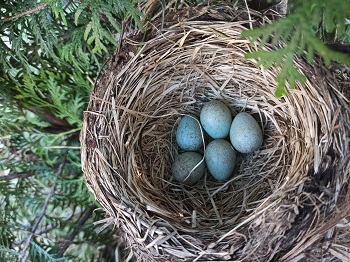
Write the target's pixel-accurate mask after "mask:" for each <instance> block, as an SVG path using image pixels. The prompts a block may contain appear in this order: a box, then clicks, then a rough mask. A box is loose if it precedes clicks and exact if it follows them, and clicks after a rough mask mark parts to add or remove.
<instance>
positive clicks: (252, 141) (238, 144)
mask: <svg viewBox="0 0 350 262" xmlns="http://www.w3.org/2000/svg"><path fill="white" fill-rule="evenodd" d="M230 140H231V143H232V145H233V147H234V148H235V149H236V150H237V151H238V152H240V153H253V152H254V151H255V150H257V149H258V148H259V147H260V146H261V144H262V142H263V135H262V131H261V129H260V126H259V124H258V122H256V120H255V119H254V118H253V117H252V116H251V115H250V114H248V113H246V112H241V113H239V114H238V115H237V116H236V117H235V118H234V119H233V121H232V125H231V129H230Z"/></svg>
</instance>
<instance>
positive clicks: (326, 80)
mask: <svg viewBox="0 0 350 262" xmlns="http://www.w3.org/2000/svg"><path fill="white" fill-rule="evenodd" d="M228 10H229V11H228ZM192 11H193V9H192ZM192 11H191V10H190V11H188V10H187V11H185V12H183V13H176V12H175V13H172V14H170V13H169V15H168V16H167V15H165V17H166V18H167V17H168V18H169V17H170V18H171V19H168V20H167V19H166V18H165V20H164V17H163V18H162V19H160V20H163V21H161V22H159V24H157V23H156V22H154V24H153V27H152V29H151V31H150V32H148V34H147V36H146V41H143V42H141V41H136V40H135V39H136V38H134V40H130V39H129V40H127V39H125V40H124V42H123V45H122V47H121V48H120V50H119V52H117V53H116V55H115V56H114V57H113V58H112V59H111V62H110V64H109V67H108V69H107V70H106V71H105V72H104V74H103V76H102V77H101V79H100V80H99V82H98V83H97V84H96V85H95V87H94V90H93V92H92V94H91V97H90V103H89V106H88V109H87V111H86V112H85V116H84V126H83V130H82V134H81V143H82V164H83V171H84V174H85V176H86V180H87V185H88V187H89V188H90V190H91V191H92V192H93V193H94V195H95V197H96V199H97V200H98V201H99V202H100V203H101V205H102V206H103V208H104V209H105V211H106V214H107V218H106V221H109V222H108V223H113V224H115V225H116V226H117V227H119V228H120V230H121V232H122V234H123V236H124V240H125V242H126V244H127V246H129V247H130V252H131V254H133V255H134V256H135V257H136V258H137V260H138V261H208V260H220V261H222V260H245V261H270V260H273V259H275V260H278V259H279V258H280V259H281V261H289V260H291V259H295V260H293V261H298V260H296V259H305V256H306V254H307V252H309V251H310V249H311V247H312V246H314V245H317V244H319V243H321V242H322V243H323V244H325V245H323V246H322V248H327V247H329V246H330V243H332V239H333V238H334V235H335V230H334V228H335V225H336V224H338V223H339V222H340V220H341V219H342V218H343V217H344V216H345V215H346V214H347V213H348V210H349V208H348V207H347V205H348V200H349V185H348V178H349V175H350V154H349V153H350V148H349V139H350V133H349V130H350V128H349V127H350V117H349V112H350V108H349V100H348V99H347V98H346V97H345V96H344V95H343V94H342V93H341V92H340V91H339V89H338V84H337V80H336V79H335V78H334V77H333V76H332V74H330V72H329V70H326V69H325V68H323V67H322V66H321V65H320V64H318V65H317V64H315V65H314V66H310V65H308V64H306V63H305V62H304V61H302V60H300V59H296V60H295V67H296V68H298V69H299V70H300V71H301V72H303V73H304V74H305V75H306V76H307V81H306V82H305V83H304V84H297V86H296V88H295V89H293V90H292V89H290V90H289V95H288V96H285V97H282V98H276V97H275V95H274V91H275V88H276V82H275V77H276V76H277V75H278V73H279V68H274V67H272V68H270V69H269V70H264V69H263V68H261V67H259V66H257V63H256V61H254V60H247V59H245V58H244V55H245V54H246V53H248V52H250V51H253V50H255V45H254V44H252V43H251V42H250V41H249V40H248V39H244V38H242V37H241V32H242V30H246V29H247V27H249V26H250V25H251V21H247V20H246V19H248V16H247V12H245V11H242V10H241V9H238V10H236V11H232V9H225V8H223V7H221V8H218V7H214V8H205V9H196V13H195V14H196V15H193V13H191V12H192ZM242 14H244V15H242ZM251 15H254V14H251ZM174 17H175V18H174ZM253 18H255V19H257V20H260V18H261V16H258V15H256V16H253ZM260 21H261V20H260ZM266 48H268V47H266ZM213 99H218V100H222V101H224V102H225V103H226V104H227V105H228V106H229V108H230V109H231V110H232V114H233V115H234V114H236V113H237V112H241V111H246V112H249V113H250V114H252V115H253V116H254V117H255V119H256V120H257V121H258V122H259V124H260V126H261V127H262V129H263V134H264V142H263V145H262V147H261V148H260V149H259V150H258V151H256V152H255V153H253V154H250V155H239V157H238V164H237V167H236V169H235V171H234V174H233V176H232V177H231V178H230V179H229V180H227V181H225V182H216V181H214V180H213V179H212V178H211V177H210V175H208V174H206V175H205V177H204V178H203V180H202V181H201V182H200V183H198V184H196V185H194V186H184V185H181V184H179V183H177V182H175V181H174V180H173V178H172V174H171V165H172V162H173V159H174V156H175V155H176V154H177V150H178V148H177V146H176V143H175V142H174V130H175V128H176V123H177V121H178V120H179V118H180V117H181V116H182V115H184V114H189V113H191V114H196V115H198V114H199V111H200V109H201V107H202V105H203V103H205V102H207V101H210V100H213ZM326 244H327V245H326ZM322 248H321V249H319V250H320V251H322ZM310 252H311V251H310ZM325 252H326V251H325ZM322 255H323V254H321V253H317V254H314V255H313V256H314V257H321V256H322Z"/></svg>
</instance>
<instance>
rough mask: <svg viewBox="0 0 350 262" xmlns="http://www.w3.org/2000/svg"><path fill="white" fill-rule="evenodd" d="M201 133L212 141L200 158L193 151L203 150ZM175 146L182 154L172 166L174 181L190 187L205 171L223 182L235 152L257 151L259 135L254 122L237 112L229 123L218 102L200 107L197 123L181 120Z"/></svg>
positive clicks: (227, 112) (224, 108)
mask: <svg viewBox="0 0 350 262" xmlns="http://www.w3.org/2000/svg"><path fill="white" fill-rule="evenodd" d="M203 130H204V131H205V132H206V133H207V134H208V135H209V136H210V137H211V138H212V139H213V140H212V141H211V142H210V143H208V145H207V147H206V149H205V151H204V157H203V156H202V155H201V154H200V153H198V152H197V151H198V150H200V149H201V148H203V139H204V137H203ZM176 142H177V144H178V146H179V148H181V149H182V150H184V151H185V152H184V153H181V154H179V155H178V156H177V157H176V158H175V161H174V163H173V166H172V172H173V175H174V179H175V180H176V181H178V182H180V183H183V184H186V185H194V184H196V183H197V182H199V181H200V180H201V178H202V177H203V175H204V174H205V168H207V169H208V171H209V173H210V174H211V175H212V176H213V177H214V178H215V179H216V180H218V181H224V180H227V179H228V178H229V177H230V176H231V175H232V173H233V171H234V167H235V165H236V158H237V157H236V151H237V152H239V153H243V154H250V153H253V152H254V151H256V150H257V149H259V147H260V146H261V145H262V142H263V135H262V131H261V128H260V126H259V124H258V122H257V121H256V120H255V119H254V118H253V117H252V116H251V115H250V114H248V113H246V112H241V113H239V114H237V115H236V116H235V117H234V118H233V120H232V115H231V111H230V109H229V108H228V107H227V106H226V105H225V104H224V103H223V102H221V101H219V100H213V101H209V102H207V103H205V104H204V106H203V108H202V110H201V112H200V116H199V120H198V118H197V117H196V116H193V115H186V116H184V117H183V118H182V119H181V120H180V122H179V124H178V126H177V129H176Z"/></svg>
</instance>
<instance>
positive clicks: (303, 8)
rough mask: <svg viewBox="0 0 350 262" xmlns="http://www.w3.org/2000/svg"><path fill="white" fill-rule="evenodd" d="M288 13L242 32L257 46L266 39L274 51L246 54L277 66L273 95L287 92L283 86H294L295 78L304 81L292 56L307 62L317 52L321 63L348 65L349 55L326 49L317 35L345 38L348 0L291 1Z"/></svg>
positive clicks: (269, 64)
mask: <svg viewBox="0 0 350 262" xmlns="http://www.w3.org/2000/svg"><path fill="white" fill-rule="evenodd" d="M289 9H290V13H289V14H288V15H287V17H286V18H281V19H279V20H277V21H273V22H272V23H271V24H268V25H265V26H262V27H260V28H255V29H253V30H247V31H244V32H243V33H242V35H243V36H245V37H252V39H253V40H254V41H258V43H259V44H260V47H262V46H263V45H264V44H266V43H267V42H269V43H271V44H272V46H273V47H275V49H274V50H262V49H261V50H258V51H255V52H252V53H249V54H247V56H246V57H247V58H255V59H259V62H260V64H262V65H264V67H265V68H269V67H271V66H280V67H281V72H280V74H279V75H278V76H277V79H276V81H277V87H276V96H278V97H280V96H282V95H287V91H286V88H285V85H286V84H288V85H289V86H290V88H293V87H295V84H296V82H297V81H299V82H303V81H304V80H305V76H304V75H303V74H302V73H301V72H299V71H298V70H297V69H296V68H295V67H294V65H293V58H294V57H295V56H302V57H304V58H305V59H306V61H307V62H308V63H313V62H314V58H315V56H316V55H319V56H320V57H322V59H323V61H324V64H325V65H326V66H329V65H330V63H331V61H336V62H339V63H341V64H346V65H350V57H349V56H348V55H345V54H342V53H339V52H336V51H333V50H331V49H330V48H328V47H327V46H326V45H325V43H324V42H322V40H321V37H320V34H323V33H328V34H331V35H332V36H333V37H332V38H333V39H337V38H338V39H339V38H342V37H343V38H344V37H345V36H346V34H348V32H349V24H348V23H346V20H347V19H349V18H350V1H349V0H342V1H338V0H319V1H318V0H317V1H315V0H312V1H303V0H291V1H289Z"/></svg>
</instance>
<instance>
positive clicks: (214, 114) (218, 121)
mask: <svg viewBox="0 0 350 262" xmlns="http://www.w3.org/2000/svg"><path fill="white" fill-rule="evenodd" d="M199 118H200V122H201V124H202V127H203V129H204V130H205V131H206V132H207V133H208V135H209V136H211V137H212V138H214V139H217V138H225V137H227V136H228V134H229V132H230V126H231V122H232V116H231V112H230V109H229V108H228V107H227V106H226V105H225V104H224V103H223V102H221V101H219V100H213V101H210V102H207V103H206V104H204V106H203V108H202V110H201V112H200V116H199Z"/></svg>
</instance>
